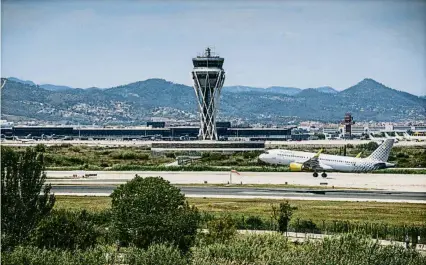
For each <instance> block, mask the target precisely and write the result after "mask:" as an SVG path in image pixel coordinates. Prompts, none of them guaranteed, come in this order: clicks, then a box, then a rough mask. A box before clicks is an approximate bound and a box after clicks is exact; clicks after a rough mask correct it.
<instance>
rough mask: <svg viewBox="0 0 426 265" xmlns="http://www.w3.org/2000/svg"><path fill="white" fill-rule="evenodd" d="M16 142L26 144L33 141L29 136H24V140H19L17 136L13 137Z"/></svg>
mask: <svg viewBox="0 0 426 265" xmlns="http://www.w3.org/2000/svg"><path fill="white" fill-rule="evenodd" d="M14 137H15V140H16V141H21V142H22V143H26V142H34V141H35V140H34V139H32V138H31V134H28V135H27V136H24V138H19V137H17V136H14Z"/></svg>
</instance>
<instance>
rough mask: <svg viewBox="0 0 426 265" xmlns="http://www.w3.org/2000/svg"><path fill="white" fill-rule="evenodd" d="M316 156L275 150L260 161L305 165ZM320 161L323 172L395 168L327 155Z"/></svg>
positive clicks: (359, 159) (319, 158)
mask: <svg viewBox="0 0 426 265" xmlns="http://www.w3.org/2000/svg"><path fill="white" fill-rule="evenodd" d="M315 155H316V154H315V153H310V152H301V151H292V150H283V149H275V150H269V151H268V152H267V153H266V154H262V155H261V156H260V157H259V159H260V160H262V161H264V162H266V163H269V164H276V165H290V164H291V163H303V162H304V161H307V160H309V159H311V158H313V157H314V156H315ZM318 161H319V163H320V164H321V165H322V166H323V167H324V169H323V171H342V172H370V171H372V170H375V169H380V168H386V167H392V166H394V165H393V164H391V163H387V162H383V161H378V160H372V159H368V158H356V157H348V156H338V155H327V154H321V155H320V156H319V157H318Z"/></svg>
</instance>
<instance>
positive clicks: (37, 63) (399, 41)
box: [1, 0, 426, 95]
mask: <svg viewBox="0 0 426 265" xmlns="http://www.w3.org/2000/svg"><path fill="white" fill-rule="evenodd" d="M200 2H201V3H200ZM1 15H2V16H1V22H2V23H1V30H2V32H1V37H2V39H1V41H2V43H1V44H2V47H1V55H2V57H1V62H2V69H1V74H2V76H3V77H10V76H14V77H18V78H21V79H28V80H32V81H34V82H36V83H53V84H58V85H68V86H73V87H91V86H97V87H111V86H116V85H121V84H126V83H130V82H134V81H139V80H145V79H148V78H152V77H158V78H164V79H167V80H169V81H173V82H176V83H182V84H187V85H191V81H192V80H191V77H190V71H191V69H192V62H191V58H192V57H193V56H196V55H197V53H200V52H202V51H203V50H204V48H205V47H206V46H207V45H210V46H214V47H215V50H216V52H217V53H219V54H220V55H221V56H223V57H225V64H224V68H225V70H226V73H227V75H226V81H225V85H248V86H259V87H268V86H294V87H300V88H307V87H318V86H327V85H329V86H332V87H334V88H337V89H339V90H341V89H344V88H347V87H349V86H351V85H354V84H356V83H357V82H359V81H361V80H362V79H363V78H365V77H370V78H373V79H375V80H377V81H379V82H382V83H384V84H385V85H387V86H390V87H392V88H395V89H399V90H403V91H407V92H410V93H414V94H417V95H423V94H426V1H421V0H418V1H392V0H386V1H366V0H365V1H337V0H331V1H320V0H309V1H306V2H303V1H284V0H283V1H260V0H259V1H244V2H242V1H224V0H216V1H156V2H153V1H136V0H135V1H130V0H129V1H100V0H92V1H90V0H89V1H73V0H64V1H59V0H51V1H47V0H45V1H40V0H38V1H23V0H14V1H4V0H2V12H1Z"/></svg>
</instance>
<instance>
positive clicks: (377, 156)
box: [368, 139, 395, 162]
mask: <svg viewBox="0 0 426 265" xmlns="http://www.w3.org/2000/svg"><path fill="white" fill-rule="evenodd" d="M394 142H395V139H386V140H385V141H384V142H383V143H382V144H381V145H380V146H379V147H377V149H376V150H374V152H373V153H371V155H370V156H369V157H368V158H369V159H372V160H379V161H383V162H386V161H388V158H389V154H390V152H391V149H392V146H393V143H394Z"/></svg>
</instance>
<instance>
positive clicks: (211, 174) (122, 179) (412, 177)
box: [46, 170, 426, 192]
mask: <svg viewBox="0 0 426 265" xmlns="http://www.w3.org/2000/svg"><path fill="white" fill-rule="evenodd" d="M46 174H47V182H49V183H52V184H63V185H77V184H82V185H83V184H84V185H102V184H104V185H107V184H108V185H110V184H111V185H117V184H122V183H126V182H127V181H129V180H131V179H133V178H134V177H135V175H136V174H137V175H139V176H141V177H148V176H160V177H162V178H164V179H166V180H168V181H170V182H171V183H172V184H186V185H188V184H194V183H197V184H202V183H209V184H227V183H228V182H229V181H230V180H231V179H230V178H231V175H230V172H226V171H222V172H219V171H216V172H215V171H199V172H197V171H81V170H80V171H46ZM85 174H92V175H93V176H90V177H88V178H81V176H82V175H85ZM73 175H78V176H79V177H77V178H73V177H72V176H73ZM232 183H234V184H241V183H242V184H288V185H302V186H324V185H326V186H328V187H332V186H334V187H342V188H351V189H353V188H357V189H376V190H389V191H405V192H426V175H421V174H371V173H340V172H330V173H328V177H327V178H321V177H318V178H314V177H313V176H312V173H310V172H240V174H239V175H238V174H235V173H234V174H232Z"/></svg>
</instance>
